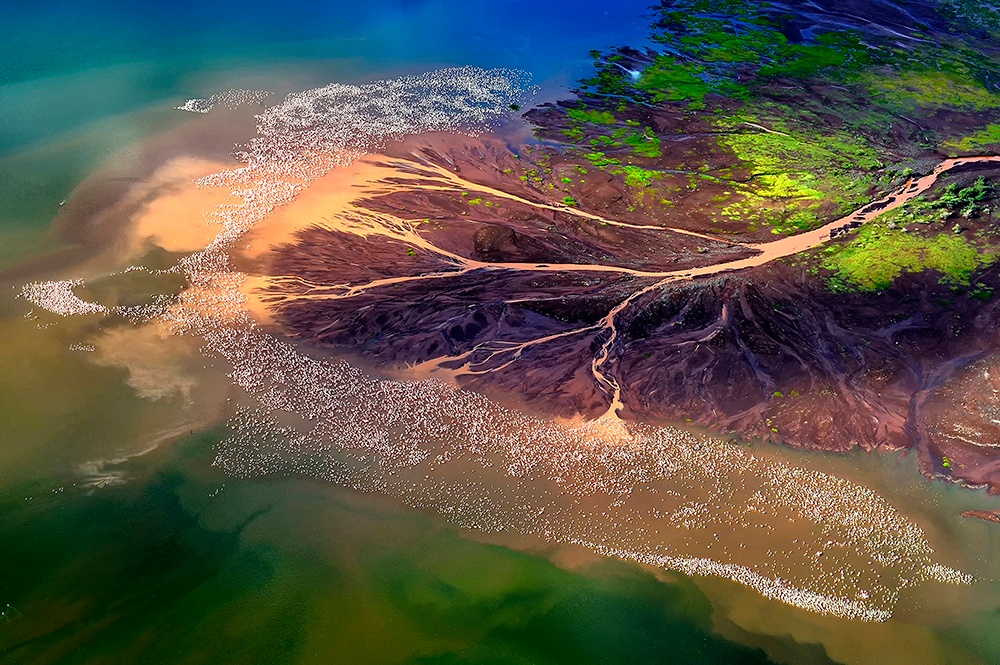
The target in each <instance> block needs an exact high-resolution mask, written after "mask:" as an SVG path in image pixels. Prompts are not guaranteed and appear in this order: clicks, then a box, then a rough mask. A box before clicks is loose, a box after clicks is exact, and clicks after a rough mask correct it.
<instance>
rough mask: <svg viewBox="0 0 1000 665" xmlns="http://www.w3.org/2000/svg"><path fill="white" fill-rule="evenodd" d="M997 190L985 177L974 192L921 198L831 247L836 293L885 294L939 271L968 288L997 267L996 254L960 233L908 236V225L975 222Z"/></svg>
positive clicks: (954, 190)
mask: <svg viewBox="0 0 1000 665" xmlns="http://www.w3.org/2000/svg"><path fill="white" fill-rule="evenodd" d="M994 193H995V187H994V186H993V184H992V183H991V182H989V181H988V180H986V179H985V178H983V177H980V178H978V179H977V180H976V181H975V182H974V183H972V184H971V185H969V186H968V187H961V188H960V187H959V186H958V184H957V183H952V184H950V185H948V187H946V188H945V190H944V192H942V194H941V196H939V197H938V198H937V199H935V200H928V199H924V198H919V199H916V200H914V201H911V202H910V203H908V204H906V205H905V206H902V207H901V208H899V209H897V210H893V211H892V212H889V213H887V214H886V215H884V216H883V217H882V218H880V220H879V222H878V223H877V224H876V223H870V224H866V225H865V226H863V227H862V228H861V230H860V231H859V232H858V234H857V236H856V237H855V238H854V239H853V240H852V241H851V242H850V243H848V244H846V245H841V246H831V247H829V248H827V249H826V250H825V252H824V254H825V256H824V259H823V267H824V268H826V269H827V270H831V271H833V273H834V275H833V276H832V277H831V278H830V287H831V288H832V289H834V290H860V291H879V290H882V289H886V288H888V287H890V286H891V285H892V283H893V282H894V281H895V280H896V279H897V278H898V277H899V276H900V275H901V274H903V273H904V272H909V273H917V272H922V271H924V270H936V271H938V272H940V273H941V282H942V283H944V284H948V285H952V286H968V284H969V279H970V277H971V276H972V274H973V273H974V272H975V271H976V270H978V269H979V268H982V267H983V266H986V265H989V264H991V263H993V261H994V260H995V259H996V256H997V255H996V253H995V252H994V251H992V250H988V249H980V248H977V247H976V246H974V245H972V244H971V243H970V242H969V241H968V240H966V238H965V237H964V236H962V235H960V234H959V233H957V231H961V226H960V225H956V227H955V228H954V229H952V232H950V233H949V232H943V231H942V232H939V233H936V234H934V235H929V236H921V235H917V234H915V233H908V232H906V231H905V230H904V228H905V227H906V226H907V225H912V224H929V225H932V226H941V225H943V223H944V222H945V221H946V220H948V219H949V218H951V217H954V216H955V215H961V216H962V217H971V216H973V215H978V214H982V213H986V212H988V211H989V207H988V203H989V202H990V201H991V200H992V198H993V195H994ZM974 291H975V293H974V294H973V295H974V296H975V297H979V298H984V299H988V298H990V297H992V295H993V293H992V291H991V290H989V289H988V288H986V287H983V288H978V286H977V287H976V288H975V289H974Z"/></svg>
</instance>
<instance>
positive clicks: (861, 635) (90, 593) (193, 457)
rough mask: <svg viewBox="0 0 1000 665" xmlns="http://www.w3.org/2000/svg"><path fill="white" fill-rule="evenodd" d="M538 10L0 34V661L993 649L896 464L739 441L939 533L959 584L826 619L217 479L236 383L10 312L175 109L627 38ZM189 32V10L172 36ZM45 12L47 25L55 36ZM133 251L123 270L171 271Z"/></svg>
mask: <svg viewBox="0 0 1000 665" xmlns="http://www.w3.org/2000/svg"><path fill="white" fill-rule="evenodd" d="M624 4H626V5H627V4H628V3H624ZM556 5H557V6H555V7H554V8H552V9H545V10H544V11H545V12H552V14H553V15H552V16H548V15H544V16H539V17H536V18H537V22H538V25H537V26H533V27H532V26H529V27H528V28H525V27H524V25H523V23H524V22H523V20H515V19H513V18H504V19H503V20H497V17H510V16H517V15H518V11H522V12H523V11H527V8H526V7H525V6H523V5H522V4H521V3H498V4H497V5H496V6H489V7H487V8H486V9H485V10H474V11H473V10H469V9H468V8H467V7H463V6H458V5H455V4H453V3H415V4H408V3H386V4H384V5H379V6H377V7H375V8H373V9H370V10H363V9H358V8H354V9H351V10H346V9H345V10H343V11H344V12H348V14H347V15H338V14H337V13H336V12H335V11H332V10H329V9H322V8H311V9H309V10H308V11H307V12H306V13H305V14H304V15H301V16H298V17H295V18H290V17H289V16H286V15H282V16H280V17H275V16H273V15H270V14H267V13H266V12H265V13H264V16H263V17H262V18H259V19H256V21H255V20H252V19H250V18H247V17H248V16H250V15H252V14H253V12H252V11H250V10H249V9H248V8H247V7H246V6H245V5H242V4H241V5H240V6H238V7H237V6H235V5H233V6H223V5H219V6H217V7H216V8H214V10H213V11H210V12H208V13H207V15H206V14H204V13H202V12H201V11H199V9H200V5H197V6H196V5H194V4H193V3H192V4H191V5H190V6H189V5H187V4H185V3H180V4H176V3H172V4H171V5H170V6H169V7H168V6H166V5H164V6H158V5H156V4H154V5H153V6H151V8H149V9H148V10H145V12H140V13H136V10H135V9H133V8H127V7H122V6H118V5H117V4H115V3H104V4H101V3H99V4H95V5H94V6H93V7H91V8H90V9H89V11H87V12H84V13H81V12H80V10H79V9H77V8H75V7H74V6H72V5H71V4H66V5H65V6H62V5H56V6H54V7H53V8H52V12H53V13H54V14H53V15H51V16H49V15H41V14H32V13H30V12H28V13H26V14H24V15H16V16H15V15H14V13H13V12H12V13H11V16H10V18H11V20H10V21H4V22H3V24H4V26H5V27H4V28H3V30H5V31H6V32H3V33H0V36H3V37H4V40H3V44H4V46H3V48H4V49H6V50H5V51H3V55H4V56H5V58H4V62H5V63H7V64H6V65H5V66H6V67H7V69H6V70H5V71H4V79H3V85H2V87H0V100H3V102H4V103H3V104H0V114H6V115H5V116H3V123H2V127H3V132H4V133H3V134H2V141H0V183H2V185H0V186H2V188H3V189H2V190H0V192H2V195H0V288H2V292H0V339H3V345H2V347H0V367H2V370H3V372H2V375H0V663H103V662H106V663H121V662H137V663H144V662H165V663H175V662H176V663H245V662H267V663H284V662H288V663H308V662H338V663H341V662H342V663H402V662H419V663H435V662H438V663H636V662H650V663H653V662H662V663H719V664H723V663H726V664H728V663H769V662H775V663H790V664H791V663H795V664H798V663H803V664H811V663H816V664H823V663H834V662H845V663H877V662H878V663H895V662H899V663H904V662H905V663H924V662H925V663H977V662H981V663H989V662H996V659H997V658H998V657H1000V643H998V642H997V640H996V637H995V636H996V635H997V634H998V631H997V630H996V629H997V618H996V616H997V614H996V608H997V607H1000V602H998V600H997V599H998V598H1000V593H998V589H997V585H996V583H995V582H994V581H993V580H994V579H995V578H996V576H998V574H1000V563H998V561H997V558H996V557H995V556H993V555H991V554H990V553H991V552H993V551H996V547H995V545H996V542H995V540H996V538H998V537H1000V536H996V535H995V534H994V533H993V531H991V530H990V525H988V524H986V523H962V522H959V521H957V517H956V514H957V513H956V509H957V507H958V506H960V505H961V506H965V507H967V506H968V505H969V501H968V500H967V499H966V495H961V496H959V495H958V494H957V492H958V491H959V490H958V489H957V488H949V487H942V486H939V485H931V484H930V483H929V482H927V481H925V480H924V479H923V478H920V477H919V476H917V475H916V473H915V471H914V470H913V469H912V468H911V466H910V464H909V463H908V462H907V461H905V460H904V461H898V460H894V459H885V460H880V461H879V464H877V465H874V466H873V465H871V464H870V460H869V458H866V457H861V456H855V457H850V458H838V459H836V460H829V459H825V458H814V457H805V456H798V455H795V454H792V453H788V452H787V451H766V452H764V453H763V454H764V455H772V456H773V459H774V460H775V463H779V462H785V461H788V460H789V459H791V460H792V462H794V463H796V464H801V465H804V466H808V465H812V466H813V467H815V468H831V467H832V469H833V472H834V473H836V474H838V475H842V476H844V477H847V478H850V479H852V480H855V481H857V482H862V483H864V484H867V485H870V486H872V487H875V488H876V489H878V490H879V491H882V492H883V493H885V494H886V495H887V496H889V497H890V498H891V499H892V500H893V501H894V502H895V503H896V504H897V505H898V504H900V503H902V504H904V505H909V506H911V507H913V510H912V512H908V513H907V515H908V516H912V515H914V514H915V515H919V516H920V517H921V518H922V521H921V522H920V523H921V526H923V527H924V528H925V530H927V531H928V533H929V534H930V537H932V539H933V542H934V544H935V546H937V547H939V548H946V546H947V543H949V542H950V541H952V540H954V541H956V542H958V543H961V544H957V545H955V546H954V548H953V549H951V550H947V551H945V554H946V555H947V556H948V561H949V563H954V564H955V565H961V566H963V569H967V570H970V572H972V573H974V574H975V575H977V576H978V577H979V578H981V579H980V580H979V582H977V586H975V587H974V592H970V593H969V594H966V593H965V592H964V591H962V590H961V589H959V590H957V591H952V590H950V589H946V590H945V591H943V592H940V598H941V599H943V600H942V601H941V604H938V605H935V604H933V603H932V602H931V601H932V599H930V598H928V597H927V596H922V595H920V594H919V593H915V594H914V595H913V596H911V597H909V598H907V599H905V602H904V603H903V606H902V608H901V610H900V612H899V613H898V614H897V616H896V617H894V618H893V619H890V620H889V621H888V622H885V623H876V624H868V623H861V622H858V621H852V620H849V619H839V618H831V617H824V616H820V615H817V614H815V613H811V612H807V611H804V610H801V609H798V608H795V607H791V606H789V605H785V604H782V603H779V602H776V601H773V600H768V599H765V598H763V597H761V596H760V595H758V594H756V593H755V592H754V591H752V590H750V589H748V588H746V587H743V586H741V585H739V584H736V583H734V582H731V581H729V580H722V579H718V578H707V577H696V578H688V577H685V576H683V575H681V574H678V573H672V572H669V571H665V570H663V569H657V568H656V567H654V566H641V565H639V564H635V563H627V562H625V561H621V560H619V559H617V558H612V557H602V556H600V555H597V554H595V553H593V552H592V551H591V550H589V549H587V548H585V547H581V546H575V545H571V544H555V543H552V542H548V541H546V540H545V539H542V538H537V537H532V536H530V535H519V534H484V533H479V532H476V531H473V530H470V529H463V528H460V527H458V526H456V525H455V524H454V522H453V521H449V520H447V519H445V518H444V517H442V516H441V515H440V514H439V513H438V512H437V511H435V510H433V509H430V508H423V509H421V508H413V507H409V506H407V505H405V504H404V503H403V502H401V501H398V500H396V499H394V498H392V497H391V496H386V495H383V494H380V493H377V492H363V491H356V490H352V489H348V488H345V487H341V486H338V485H337V484H336V483H330V482H326V481H323V480H317V479H314V478H311V477H309V474H305V473H293V472H287V471H284V472H282V471H279V472H275V473H270V474H268V475H264V476H259V477H253V476H250V477H240V476H239V475H233V474H232V473H227V472H226V470H225V469H224V468H221V465H219V464H217V461H218V459H219V457H218V456H219V451H220V450H224V449H225V445H226V444H225V442H226V440H227V439H229V438H230V432H229V430H228V429H227V428H226V427H224V425H223V424H224V423H225V422H226V421H227V420H228V419H229V418H231V417H233V416H235V415H236V414H237V412H238V404H239V403H240V402H241V401H243V402H245V401H246V398H245V395H243V393H242V392H241V391H240V390H239V389H238V388H236V387H234V386H233V385H232V383H231V382H230V380H229V379H228V377H227V376H226V375H225V374H226V372H227V371H229V370H230V368H229V367H228V366H227V365H226V363H225V362H222V361H221V360H219V359H217V358H213V357H210V356H206V355H204V354H202V353H201V350H200V348H199V347H200V342H199V341H198V340H195V339H191V338H184V337H171V336H161V335H159V334H157V332H156V331H155V330H149V329H146V328H142V329H141V330H142V332H139V333H137V332H136V331H135V329H134V328H132V327H131V325H130V324H129V322H127V321H123V320H117V319H109V320H98V319H93V318H87V317H81V318H72V317H70V318H66V319H58V320H56V319H54V318H53V317H50V316H47V315H46V314H44V313H39V312H37V311H34V310H33V308H32V307H31V306H30V305H29V304H28V303H26V302H25V300H24V299H23V298H16V295H17V294H18V292H19V291H18V289H19V288H20V287H21V285H22V284H24V283H25V282H28V281H31V280H35V279H39V280H41V279H54V278H64V277H66V278H69V277H72V276H73V275H75V274H78V272H77V271H79V270H83V272H84V273H85V274H86V276H87V277H88V278H89V277H91V275H92V274H93V275H100V274H103V273H102V271H104V272H106V271H107V270H110V269H111V267H114V269H116V270H117V269H120V268H122V267H123V266H121V265H117V263H116V260H115V257H116V256H117V255H116V251H119V250H116V248H115V243H116V242H118V241H119V240H120V238H119V237H118V236H116V235H115V234H113V233H112V234H110V235H101V234H96V235H95V234H91V235H90V236H88V235H87V234H85V233H80V234H78V235H74V233H75V231H74V229H73V228H69V229H68V230H67V229H66V228H65V225H66V224H69V223H74V224H81V225H85V224H86V223H88V220H92V219H93V217H94V216H95V215H98V214H99V213H100V206H99V205H97V204H94V207H92V208H88V207H86V206H84V207H83V208H82V209H79V210H78V209H76V208H74V210H73V211H71V212H72V213H73V214H72V215H70V214H68V213H67V212H66V209H65V208H66V207H71V208H72V207H74V206H76V205H78V203H77V202H76V201H75V200H74V190H77V188H78V187H79V186H80V185H81V183H83V182H84V181H85V180H87V179H88V177H92V176H93V174H95V173H98V172H101V173H104V174H111V175H106V176H100V177H98V178H97V180H98V181H103V180H102V178H103V179H104V180H107V181H113V182H119V181H122V180H126V181H129V180H130V179H131V180H139V179H141V178H143V177H145V176H146V175H148V174H149V172H151V171H152V170H154V169H155V167H156V166H158V165H161V162H163V161H165V159H166V155H165V153H166V152H168V151H167V149H166V148H165V147H164V145H166V144H171V145H174V144H173V143H172V142H171V141H163V140H162V137H164V136H174V134H171V132H173V131H175V130H178V128H180V129H181V130H182V131H180V133H179V134H177V135H184V136H189V135H188V134H185V133H184V132H186V131H188V130H187V129H185V128H187V127H190V126H194V125H197V123H203V124H204V123H211V122H213V121H211V120H207V119H202V118H198V117H191V116H190V114H186V113H184V112H182V111H177V110H176V109H175V108H174V107H175V106H178V105H180V104H182V103H183V102H184V101H185V100H186V99H187V98H193V97H207V96H209V95H210V94H212V93H214V92H217V91H220V90H225V89H228V88H231V87H245V88H249V89H270V90H274V91H276V92H278V93H283V92H288V91H291V90H295V89H300V88H305V87H308V86H310V85H318V84H322V83H325V82H327V81H333V80H336V81H345V82H350V81H365V80H371V79H376V78H379V77H380V76H384V75H385V74H386V73H387V72H389V73H393V74H401V73H408V72H412V71H423V70H425V69H428V68H430V67H432V66H436V65H439V64H444V65H448V64H458V65H462V64H469V63H472V64H481V65H484V66H489V65H516V66H519V67H523V68H526V69H529V70H532V71H534V72H536V75H537V76H540V77H542V79H543V81H545V80H549V79H552V80H556V81H558V80H560V78H571V77H572V76H575V74H576V72H577V71H578V69H579V67H580V63H581V62H584V61H585V58H586V56H585V53H586V50H587V49H588V48H591V47H594V46H600V45H601V44H599V43H595V38H594V35H595V34H598V33H597V31H596V29H595V26H598V25H599V26H602V27H604V26H607V25H609V24H610V25H615V24H616V19H618V20H619V21H620V23H619V25H620V30H621V32H620V33H616V34H615V35H614V37H615V39H620V40H622V41H626V40H628V39H629V38H631V37H633V34H634V31H641V30H637V28H636V25H637V24H636V23H630V22H628V21H626V20H625V18H624V16H626V15H627V16H640V15H641V11H642V9H643V6H642V5H641V3H640V4H638V5H635V6H628V7H622V8H621V9H620V11H621V12H622V16H617V17H610V18H609V17H607V16H606V15H605V14H604V12H605V11H606V10H605V8H604V7H596V6H595V7H588V5H587V3H582V4H581V3H574V4H572V5H571V6H570V5H563V4H562V3H556ZM512 10H517V11H512ZM5 11H6V10H5ZM272 11H273V10H272ZM234 15H235V16H239V17H242V18H241V19H240V20H237V21H235V22H233V20H232V19H233V16H234ZM588 17H590V18H588ZM194 18H197V20H199V21H203V22H204V23H203V24H197V25H196V26H195V29H191V28H190V21H191V20H193V19H194ZM55 19H59V20H58V21H56V20H55ZM556 19H558V20H556ZM50 20H51V24H50V23H49V21H50ZM630 20H631V19H630ZM67 21H70V22H72V23H73V25H74V26H75V27H73V28H72V29H70V32H68V33H66V32H60V31H65V30H67V28H65V27H63V28H58V29H57V28H54V27H53V25H62V26H65V25H67ZM508 22H509V23H508ZM528 23H531V21H528ZM554 24H555V25H560V26H562V28H561V29H560V30H553V29H552V28H551V27H550V26H552V25H554ZM153 25H156V26H157V29H155V30H154V29H153V28H152V27H151V26H153ZM638 25H639V26H640V27H644V26H642V24H641V23H639V24H638ZM338 26H340V27H339V28H338V29H339V32H338V31H335V30H334V28H337V27H338ZM415 26H416V27H415ZM321 28H326V29H327V30H329V31H331V32H322V31H321ZM417 28H419V31H417V32H418V34H419V37H418V38H414V37H413V35H411V34H410V33H411V32H413V31H415V30H417ZM109 34H110V35H114V36H113V37H109V36H108V35H109ZM163 34H166V35H167V37H162V36H159V35H163ZM600 34H607V33H600ZM458 37H460V38H458ZM604 39H611V37H610V36H607V37H604V36H602V37H600V38H598V39H597V40H596V41H601V40H604ZM87 40H89V41H87ZM158 40H160V41H158ZM83 43H88V44H90V45H91V46H90V47H89V48H84V47H83V46H81V44H83ZM497 44H501V45H502V47H501V48H499V49H498V48H497V47H496V45H497ZM254 52H257V53H260V54H263V55H255V54H254ZM567 54H572V55H567ZM232 122H233V123H235V124H236V125H237V126H240V127H245V126H246V125H247V118H246V117H245V116H240V117H236V116H234V117H233V118H232ZM239 123H243V125H240V124H239ZM211 126H212V127H215V126H214V125H211ZM213 131H214V130H213ZM246 138H247V135H246V134H242V135H241V134H240V133H239V132H234V136H233V137H229V136H227V135H225V133H224V132H223V133H222V135H221V136H220V135H216V136H215V141H216V143H217V144H213V145H209V146H206V145H204V144H198V145H195V142H194V141H192V140H190V139H187V140H185V141H182V142H181V144H180V146H179V147H178V146H176V145H174V147H173V148H172V150H173V152H171V153H170V154H171V155H176V154H181V153H196V154H207V155H212V156H218V155H224V154H225V153H226V151H227V150H228V149H229V148H230V147H231V145H232V143H234V142H236V141H239V140H241V139H242V140H246ZM227 141H228V144H227ZM149 146H154V147H155V150H152V153H153V155H152V156H150V152H151V151H150V150H149ZM137 155H139V156H137ZM147 158H148V159H149V160H150V165H148V166H141V164H142V162H143V160H144V159H147ZM127 184H130V183H127ZM78 193H79V192H78ZM77 199H79V196H77ZM94 200H95V201H98V202H100V201H101V200H102V199H101V198H100V197H97V198H95V199H94ZM201 212H203V211H201ZM61 214H66V216H65V217H63V218H62V219H63V220H64V221H63V222H62V224H63V228H62V231H61V232H60V233H57V232H54V231H53V230H52V224H53V221H54V220H56V219H57V218H60V215H61ZM66 219H69V220H70V222H66V221H65V220H66ZM57 226H58V225H57ZM88 237H89V238H91V239H92V238H93V237H100V238H105V239H106V240H107V242H108V243H109V245H110V246H111V249H110V250H107V248H103V247H101V246H98V245H88V244H87V243H86V242H84V240H85V239H86V238H88ZM81 243H82V245H83V246H82V247H81V246H80V245H81ZM147 249H148V251H146V253H144V254H142V255H141V256H140V259H141V263H142V264H143V265H146V266H153V265H160V266H163V267H167V266H169V265H171V263H172V262H173V261H174V260H175V259H176V257H175V256H169V255H163V253H162V252H161V253H159V254H157V253H156V251H155V250H153V249H149V248H147ZM106 251H109V252H110V254H107V253H106ZM109 257H110V258H109ZM81 266H82V268H81ZM179 288H180V285H179V284H178V283H174V282H171V281H170V279H169V278H165V279H163V280H160V281H157V280H147V281H143V280H141V279H138V277H135V276H132V277H128V278H121V277H119V278H118V281H114V280H107V281H105V282H102V281H101V280H99V279H98V280H95V281H93V282H92V283H88V291H87V292H86V293H84V295H87V296H89V297H93V298H94V299H95V300H99V301H101V302H106V303H107V302H120V303H121V302H123V303H133V302H135V303H141V302H145V301H146V300H148V295H149V293H154V292H162V293H168V294H169V293H176V292H177V290H178V289H179ZM81 340H94V341H95V343H94V344H90V343H89V342H86V341H81ZM973 500H974V501H982V502H983V505H986V502H985V499H984V498H983V497H979V496H976V498H975V499H973ZM907 603H909V605H908V604H907Z"/></svg>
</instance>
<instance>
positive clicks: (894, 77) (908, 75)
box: [864, 70, 1000, 111]
mask: <svg viewBox="0 0 1000 665" xmlns="http://www.w3.org/2000/svg"><path fill="white" fill-rule="evenodd" d="M864 80H865V81H866V82H867V84H868V87H869V89H870V91H871V93H872V96H873V98H874V99H876V100H877V101H879V102H881V103H883V104H886V105H888V106H889V107H890V108H899V109H904V110H906V109H909V110H912V109H915V108H917V107H923V108H929V109H940V108H952V109H957V110H964V111H982V110H987V109H995V108H1000V95H996V94H993V93H992V92H990V91H989V90H987V89H986V88H985V87H983V85H982V84H981V83H980V82H978V81H976V80H975V79H974V78H973V77H972V76H971V75H969V74H968V73H964V72H957V71H938V70H925V71H919V70H918V71H890V72H889V73H887V74H885V75H875V74H871V75H867V76H866V77H865V79H864Z"/></svg>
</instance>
